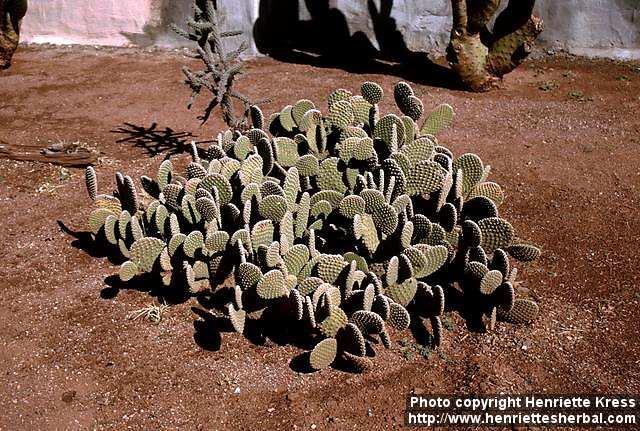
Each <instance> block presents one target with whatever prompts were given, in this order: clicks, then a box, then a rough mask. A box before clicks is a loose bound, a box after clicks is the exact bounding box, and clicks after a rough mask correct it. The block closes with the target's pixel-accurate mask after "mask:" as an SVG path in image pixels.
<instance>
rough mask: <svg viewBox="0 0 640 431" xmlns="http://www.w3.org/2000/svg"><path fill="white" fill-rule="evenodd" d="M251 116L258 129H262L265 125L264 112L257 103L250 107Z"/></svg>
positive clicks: (254, 125)
mask: <svg viewBox="0 0 640 431" xmlns="http://www.w3.org/2000/svg"><path fill="white" fill-rule="evenodd" d="M249 117H250V118H251V124H252V125H253V127H255V128H256V129H262V128H263V127H264V114H263V113H262V109H260V107H258V106H256V105H251V106H250V107H249Z"/></svg>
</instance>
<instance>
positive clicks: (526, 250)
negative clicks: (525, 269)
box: [507, 244, 540, 262]
mask: <svg viewBox="0 0 640 431" xmlns="http://www.w3.org/2000/svg"><path fill="white" fill-rule="evenodd" d="M507 251H508V252H509V254H510V255H511V256H513V257H514V258H515V259H516V260H518V261H520V262H531V261H534V260H536V259H537V258H538V257H540V249H539V248H538V247H536V246H533V245H530V244H513V245H511V246H509V247H507Z"/></svg>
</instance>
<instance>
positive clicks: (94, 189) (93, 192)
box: [84, 166, 98, 201]
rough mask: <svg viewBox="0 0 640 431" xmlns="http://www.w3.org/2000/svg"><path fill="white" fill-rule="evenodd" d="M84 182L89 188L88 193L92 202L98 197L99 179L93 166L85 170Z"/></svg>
mask: <svg viewBox="0 0 640 431" xmlns="http://www.w3.org/2000/svg"><path fill="white" fill-rule="evenodd" d="M84 182H85V185H86V187H87V193H88V194H89V197H90V198H91V200H92V201H95V200H96V196H98V177H97V176H96V171H95V169H93V166H87V167H86V168H85V170H84Z"/></svg>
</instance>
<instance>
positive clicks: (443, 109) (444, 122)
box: [420, 103, 453, 135]
mask: <svg viewBox="0 0 640 431" xmlns="http://www.w3.org/2000/svg"><path fill="white" fill-rule="evenodd" d="M452 123H453V108H452V107H451V105H448V104H446V103H444V104H442V105H440V106H438V107H437V108H436V109H434V110H433V111H432V112H431V113H430V114H429V115H428V116H427V118H426V119H425V121H424V124H423V125H422V128H421V129H420V134H422V135H437V134H438V133H440V132H442V131H443V130H445V129H448V128H449V127H451V124H452Z"/></svg>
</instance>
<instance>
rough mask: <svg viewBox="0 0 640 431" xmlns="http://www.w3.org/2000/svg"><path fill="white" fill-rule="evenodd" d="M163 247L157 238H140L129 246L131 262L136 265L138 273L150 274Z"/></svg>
mask: <svg viewBox="0 0 640 431" xmlns="http://www.w3.org/2000/svg"><path fill="white" fill-rule="evenodd" d="M164 245H165V244H164V242H163V241H162V240H160V239H158V238H151V237H148V238H141V239H139V240H137V241H135V242H134V243H133V245H132V246H131V250H130V253H131V261H132V262H133V263H135V264H136V265H137V267H138V268H139V269H140V271H142V272H151V270H152V269H153V264H154V263H155V262H156V260H157V259H158V257H159V256H160V253H161V252H162V249H163V248H164Z"/></svg>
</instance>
